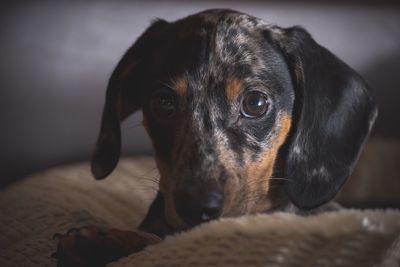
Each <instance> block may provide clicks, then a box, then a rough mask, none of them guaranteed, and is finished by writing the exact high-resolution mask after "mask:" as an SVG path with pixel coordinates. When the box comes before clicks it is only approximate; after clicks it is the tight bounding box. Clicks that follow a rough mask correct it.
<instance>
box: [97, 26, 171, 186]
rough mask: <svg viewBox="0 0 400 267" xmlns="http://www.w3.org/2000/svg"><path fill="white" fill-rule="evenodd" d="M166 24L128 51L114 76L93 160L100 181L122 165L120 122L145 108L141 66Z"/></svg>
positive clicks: (139, 39)
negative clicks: (141, 91)
mask: <svg viewBox="0 0 400 267" xmlns="http://www.w3.org/2000/svg"><path fill="white" fill-rule="evenodd" d="M166 24H168V23H167V22H166V21H163V20H157V21H156V22H154V23H153V24H152V25H151V26H150V27H149V28H148V29H147V30H146V31H145V32H144V33H143V34H142V35H141V36H140V37H139V38H138V40H137V41H136V42H135V44H134V45H133V46H132V47H131V48H129V49H128V51H127V52H126V53H125V55H124V56H123V57H122V59H121V60H120V62H119V63H118V65H117V67H116V68H115V70H114V71H113V73H112V75H111V78H110V80H109V82H108V86H107V92H106V101H105V106H104V110H103V117H102V120H101V128H100V133H99V137H98V139H97V143H96V147H95V150H94V153H93V156H92V164H91V169H92V173H93V175H94V177H95V178H96V179H103V178H105V177H107V176H108V175H109V174H110V173H111V172H112V171H113V170H114V168H115V167H116V165H117V163H118V160H119V156H120V151H121V129H120V122H121V121H122V120H123V119H125V118H126V117H128V116H129V115H130V114H132V113H133V112H135V111H137V110H138V109H140V108H141V93H140V88H137V87H139V85H138V83H139V79H140V78H141V77H142V76H143V73H142V72H143V70H142V67H141V65H144V63H143V62H144V61H145V59H146V57H148V55H149V53H151V51H152V50H153V49H154V48H155V45H157V42H156V40H155V39H157V36H158V33H159V32H160V30H162V29H163V28H164V26H165V25H166ZM135 87H136V88H135Z"/></svg>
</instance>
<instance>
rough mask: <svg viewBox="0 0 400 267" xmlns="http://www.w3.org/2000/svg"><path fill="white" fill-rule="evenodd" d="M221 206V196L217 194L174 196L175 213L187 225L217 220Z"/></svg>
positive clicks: (180, 194) (182, 194)
mask: <svg viewBox="0 0 400 267" xmlns="http://www.w3.org/2000/svg"><path fill="white" fill-rule="evenodd" d="M222 205H223V195H222V194H221V193H219V192H206V193H202V194H196V193H191V194H190V193H177V194H175V207H176V211H177V213H178V215H179V216H180V217H181V218H182V219H183V220H184V221H185V222H186V223H187V224H189V225H196V224H199V223H202V222H207V221H210V220H213V219H216V218H218V217H219V216H220V215H221V213H222Z"/></svg>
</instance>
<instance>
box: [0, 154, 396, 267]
mask: <svg viewBox="0 0 400 267" xmlns="http://www.w3.org/2000/svg"><path fill="white" fill-rule="evenodd" d="M156 176H157V173H156V170H155V167H154V162H153V161H152V160H151V159H150V158H135V159H125V160H122V161H121V162H120V164H119V167H118V168H117V170H116V171H115V172H114V173H113V175H112V176H111V177H110V178H108V179H106V180H104V181H95V180H94V179H93V178H92V177H91V175H90V173H89V167H88V164H80V165H74V166H67V167H58V168H54V169H51V170H49V171H46V172H43V173H39V174H36V175H34V176H32V177H29V178H27V179H25V180H24V181H22V182H19V183H17V184H15V185H13V186H10V187H8V188H7V189H5V190H3V191H1V192H0V266H2V267H7V266H55V260H54V259H52V258H51V257H50V255H51V253H52V252H53V251H54V249H55V246H56V241H53V240H52V239H51V237H52V235H53V234H54V233H55V232H65V231H66V230H67V229H69V228H71V227H79V226H83V225H88V224H89V225H93V224H95V225H108V226H111V227H113V228H120V229H128V230H133V229H135V227H136V226H137V225H138V224H139V223H140V221H141V220H142V219H143V218H144V216H145V213H146V211H147V208H148V205H149V204H150V202H151V200H152V199H153V197H154V194H155V192H156V188H157V185H156V183H155V180H156ZM399 265H400V212H399V211H396V210H387V211H382V210H376V211H373V210H368V211H360V210H342V211H340V212H331V213H324V214H319V215H315V216H309V217H300V216H296V215H293V214H284V213H276V214H273V215H256V216H246V217H242V218H234V219H229V218H228V219H222V220H219V221H215V222H211V223H208V224H204V225H201V226H199V227H196V228H194V229H192V230H190V231H188V232H185V233H182V234H178V235H175V236H171V237H168V238H167V239H166V240H164V241H163V242H161V243H159V244H157V245H154V246H151V247H148V248H147V249H145V250H144V251H142V252H140V253H137V254H133V255H130V256H129V257H126V258H123V259H120V260H119V261H118V262H115V263H112V264H110V266H113V267H118V266H143V267H146V266H191V267H192V266H399Z"/></svg>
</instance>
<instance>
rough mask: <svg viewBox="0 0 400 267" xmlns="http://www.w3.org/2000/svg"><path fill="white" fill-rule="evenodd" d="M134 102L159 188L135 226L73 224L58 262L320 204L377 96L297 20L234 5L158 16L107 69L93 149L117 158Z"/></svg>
mask: <svg viewBox="0 0 400 267" xmlns="http://www.w3.org/2000/svg"><path fill="white" fill-rule="evenodd" d="M138 110H142V112H143V125H144V127H145V129H146V130H147V132H148V134H149V136H150V137H151V140H152V143H153V146H154V149H155V161H156V164H157V167H158V170H159V173H160V181H159V192H158V194H157V196H156V198H155V200H154V202H153V203H152V204H151V206H150V209H149V212H148V214H147V216H146V218H145V219H144V220H143V222H142V224H141V225H140V227H139V231H137V232H125V231H119V230H116V229H114V230H100V229H98V228H96V227H93V226H89V227H83V228H80V229H73V230H72V231H69V232H68V234H66V235H60V234H58V235H57V237H58V238H59V239H60V240H59V244H58V248H57V253H56V257H57V258H58V264H59V266H105V264H106V263H107V262H110V261H113V260H116V259H118V258H119V257H122V256H126V255H128V254H130V253H133V252H136V251H139V250H140V249H142V248H143V247H145V246H147V245H149V244H154V243H157V242H159V241H160V240H161V238H163V237H164V236H165V235H168V234H171V233H174V232H178V231H183V230H186V229H190V228H191V227H193V226H195V225H198V224H200V223H205V222H208V221H210V220H215V219H217V218H220V217H235V216H241V215H246V214H255V213H267V212H273V211H277V210H279V211H282V210H286V211H291V212H298V213H307V212H308V213H309V212H313V211H316V210H317V211H318V210H321V207H322V209H323V207H329V203H330V200H332V199H333V197H334V196H335V194H336V193H337V192H338V190H339V189H340V188H341V186H342V185H343V183H344V182H345V180H346V179H347V177H348V176H349V175H350V174H351V172H352V169H353V167H354V165H355V163H356V161H357V159H358V156H359V154H360V151H361V148H362V146H363V144H364V142H365V140H366V138H367V136H368V134H369V132H370V130H371V127H372V126H373V124H374V121H375V118H376V116H377V106H376V103H375V100H374V97H373V95H372V93H371V90H370V89H369V87H368V86H367V84H366V82H365V81H364V80H363V79H362V78H361V77H360V75H359V74H357V73H356V72H355V71H354V70H352V69H351V68H350V67H349V66H348V65H346V64H345V63H344V62H342V61H341V60H340V59H338V58H337V57H336V56H334V55H333V54H332V53H331V52H329V51H328V50H327V49H326V48H324V47H322V46H320V45H319V44H318V43H316V41H314V39H313V38H312V37H311V35H310V34H309V33H308V32H307V31H306V30H304V29H303V28H301V27H298V26H295V27H291V28H281V27H278V26H275V25H272V24H268V23H266V22H264V21H263V20H261V19H258V18H255V17H253V16H250V15H247V14H244V13H240V12H237V11H233V10H226V9H213V10H207V11H203V12H200V13H197V14H194V15H191V16H188V17H186V18H183V19H181V20H178V21H175V22H172V23H169V22H166V21H164V20H156V21H155V22H153V23H152V25H151V26H150V27H149V28H148V29H147V30H146V31H145V32H144V33H143V34H142V35H141V36H140V37H139V38H138V39H137V41H136V42H135V43H134V45H133V46H132V47H131V48H129V50H128V51H127V52H126V54H125V55H124V56H123V57H122V59H121V61H120V62H119V63H118V65H117V67H116V68H115V70H114V72H113V73H112V76H111V78H110V81H109V84H108V88H107V93H106V102H105V107H104V112H103V117H102V122H101V129H100V134H99V138H98V141H97V144H96V148H95V152H94V155H93V158H92V172H93V175H94V176H95V178H96V179H103V178H105V177H107V176H108V175H109V174H110V173H111V172H112V171H113V169H114V168H115V167H116V165H117V163H118V160H119V156H120V149H121V133H120V123H121V121H122V120H124V119H125V118H126V117H128V116H129V115H131V114H132V113H133V112H135V111H138Z"/></svg>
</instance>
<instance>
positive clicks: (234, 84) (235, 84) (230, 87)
mask: <svg viewBox="0 0 400 267" xmlns="http://www.w3.org/2000/svg"><path fill="white" fill-rule="evenodd" d="M242 84H243V82H242V81H241V80H239V79H237V78H235V77H232V78H229V79H228V82H227V85H226V88H225V93H226V97H227V98H228V100H229V101H230V102H233V101H235V99H236V98H237V97H238V95H239V93H240V90H241V89H242Z"/></svg>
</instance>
